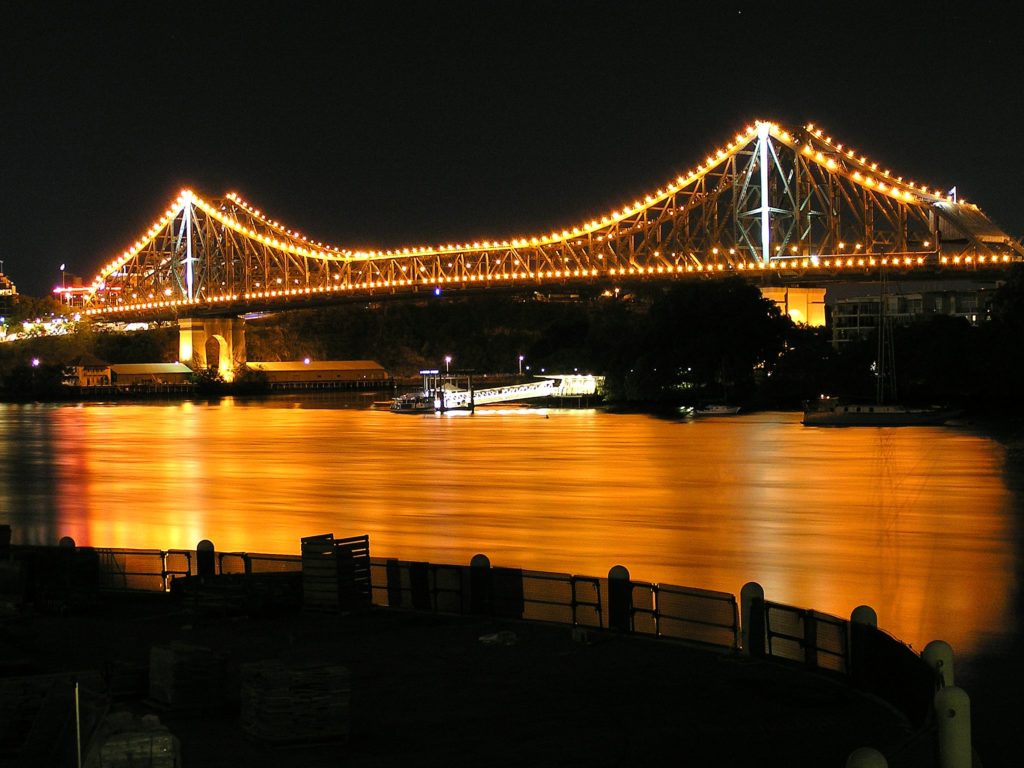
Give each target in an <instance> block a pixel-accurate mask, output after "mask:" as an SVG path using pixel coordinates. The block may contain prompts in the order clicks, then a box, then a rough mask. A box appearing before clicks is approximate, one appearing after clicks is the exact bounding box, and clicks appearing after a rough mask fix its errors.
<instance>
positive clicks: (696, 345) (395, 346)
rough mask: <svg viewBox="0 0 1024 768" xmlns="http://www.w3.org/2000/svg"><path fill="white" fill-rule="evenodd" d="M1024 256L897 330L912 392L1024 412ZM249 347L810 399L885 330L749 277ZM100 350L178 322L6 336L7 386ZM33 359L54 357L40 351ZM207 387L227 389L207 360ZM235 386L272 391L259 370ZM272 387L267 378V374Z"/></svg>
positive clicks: (360, 318)
mask: <svg viewBox="0 0 1024 768" xmlns="http://www.w3.org/2000/svg"><path fill="white" fill-rule="evenodd" d="M1022 339H1024V270H1020V269H1018V270H1017V271H1015V272H1014V273H1013V274H1012V276H1011V278H1010V279H1009V280H1008V281H1007V282H1006V284H1005V285H1003V286H1002V288H1000V290H999V291H998V294H997V297H996V301H995V304H994V306H993V307H992V312H991V317H990V319H988V320H987V321H986V322H984V323H982V324H980V325H978V326H971V325H970V324H969V323H967V321H966V320H962V319H959V318H951V317H946V316H937V317H934V318H932V319H930V320H925V321H922V322H919V323H915V324H914V325H911V326H908V327H903V328H897V329H896V330H895V344H896V369H897V370H896V374H897V381H898V385H899V390H900V397H901V399H902V400H904V401H906V402H917V403H945V404H950V405H953V406H957V407H959V408H962V409H964V410H965V411H967V412H969V413H971V414H974V415H978V416H987V415H993V414H999V415H1005V414H1006V413H1007V412H1012V413H1024V406H1021V405H1020V404H1019V403H1020V401H1019V398H1017V397H1016V395H1017V393H1018V392H1020V391H1021V387H1022V385H1024V355H1022V354H1021V352H1022ZM246 343H247V349H248V357H249V359H250V360H265V361H274V360H297V359H302V358H304V357H309V358H312V359H318V360H328V359H372V360H377V361H378V362H380V363H381V364H382V365H384V367H385V368H387V369H388V370H389V371H390V372H391V373H392V374H393V375H395V376H408V375H414V374H415V373H416V371H417V370H419V369H421V368H425V367H439V366H440V365H443V364H444V363H443V361H444V358H445V357H446V356H450V357H451V358H452V367H453V368H463V367H465V368H473V369H475V370H477V371H478V372H481V373H482V372H487V373H508V374H514V373H517V372H518V369H519V358H520V356H523V358H524V359H523V373H524V374H539V373H542V372H543V373H573V372H575V371H579V372H580V373H597V374H601V375H604V376H605V377H606V388H607V398H608V400H609V401H610V402H612V403H618V404H626V405H628V404H642V405H643V406H645V407H652V406H653V407H660V406H664V407H669V406H677V405H693V404H699V403H707V402H713V401H729V402H731V403H735V404H741V405H744V406H746V407H748V408H787V409H788V408H797V407H799V406H800V403H801V402H802V401H803V400H805V399H808V398H813V397H816V396H817V395H818V394H820V393H823V392H828V393H832V394H841V395H845V396H849V397H853V398H865V399H868V398H870V397H871V396H872V395H873V393H874V387H875V379H874V374H873V372H872V370H873V363H874V360H875V357H876V351H877V344H876V341H875V339H866V340H864V341H862V342H850V343H846V344H843V345H842V346H841V347H840V348H839V349H836V348H834V347H833V346H832V344H831V334H830V332H828V331H827V330H825V329H822V328H806V327H800V326H795V325H794V324H793V323H792V322H791V321H790V320H789V318H788V317H785V316H783V315H782V314H781V313H780V312H779V310H778V309H777V308H776V307H775V305H774V304H773V303H772V302H770V301H768V300H766V299H764V298H762V297H761V295H760V292H759V291H758V289H757V288H756V287H755V286H753V285H751V284H748V283H746V282H745V281H743V280H740V279H735V280H730V279H726V280H713V281H701V282H698V281H689V282H680V283H675V284H671V285H669V286H663V285H650V286H645V287H643V288H641V289H638V290H636V291H635V292H633V293H631V294H629V295H623V296H621V297H620V296H615V297H609V296H597V295H594V296H589V297H588V296H581V297H580V298H579V299H578V300H571V301H568V300H567V301H549V300H543V298H542V297H533V298H529V299H525V298H523V297H515V296H509V295H505V294H488V295H486V296H482V297H472V296H470V297H461V296H447V295H444V296H441V297H430V298H429V299H426V300H420V301H411V300H407V301H392V302H380V303H371V304H366V303H362V304H348V305H341V306H336V307H328V308H321V309H310V310H296V311H289V312H282V313H277V314H274V315H269V316H266V317H262V318H260V319H257V320H252V321H249V322H248V323H247V325H246ZM84 353H91V354H93V355H95V356H97V357H99V358H101V359H103V360H105V361H108V362H170V361H173V360H175V359H176V356H177V331H176V329H175V328H173V327H168V328H160V329H156V330H151V331H144V332H135V333H100V332H97V331H95V330H94V329H92V328H91V327H90V326H89V325H87V324H81V326H80V329H79V331H78V333H76V334H73V335H68V336H61V337H43V338H36V339H26V340H24V341H19V342H13V343H8V344H3V345H0V387H2V390H3V391H4V392H5V393H6V394H7V395H8V396H12V395H19V394H20V395H24V394H28V393H35V394H37V395H38V396H46V395H47V392H49V391H50V390H52V389H53V387H55V386H59V379H60V362H61V361H66V360H70V359H73V358H74V357H76V356H78V355H81V354H84ZM33 359H36V360H39V361H40V362H39V363H38V364H37V365H35V366H33V365H32V361H33ZM198 378H199V384H200V385H201V386H203V387H205V389H206V391H211V392H216V391H223V389H224V385H223V383H222V382H220V381H218V380H217V377H216V376H214V375H212V374H200V375H199V377H198ZM238 379H239V380H238V382H237V384H236V388H238V387H241V391H253V392H255V391H260V389H261V381H260V374H259V372H253V373H247V372H241V371H240V372H239V377H238ZM262 384H263V386H265V382H262Z"/></svg>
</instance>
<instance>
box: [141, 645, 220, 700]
mask: <svg viewBox="0 0 1024 768" xmlns="http://www.w3.org/2000/svg"><path fill="white" fill-rule="evenodd" d="M224 661H225V660H224V656H223V654H219V653H214V652H213V651H211V650H210V649H209V648H204V647H202V646H198V645H188V644H185V643H169V644H167V645H161V646H153V648H151V649H150V652H149V698H150V700H151V701H152V702H153V703H154V704H156V705H158V706H161V707H164V708H167V709H174V710H203V709H210V708H215V707H217V706H220V705H221V704H223V703H224V677H225V663H224Z"/></svg>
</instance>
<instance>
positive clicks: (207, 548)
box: [196, 539, 217, 578]
mask: <svg viewBox="0 0 1024 768" xmlns="http://www.w3.org/2000/svg"><path fill="white" fill-rule="evenodd" d="M216 574H217V552H216V548H215V547H214V546H213V542H212V541H210V540H209V539H203V540H202V541H200V542H199V543H198V544H196V575H198V576H199V577H200V578H207V577H209V578H213V577H214V576H215V575H216Z"/></svg>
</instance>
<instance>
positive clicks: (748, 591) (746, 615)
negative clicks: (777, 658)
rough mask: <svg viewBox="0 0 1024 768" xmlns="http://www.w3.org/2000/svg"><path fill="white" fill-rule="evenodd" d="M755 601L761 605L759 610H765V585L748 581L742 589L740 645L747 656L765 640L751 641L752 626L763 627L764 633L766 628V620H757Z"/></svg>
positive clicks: (761, 645)
mask: <svg viewBox="0 0 1024 768" xmlns="http://www.w3.org/2000/svg"><path fill="white" fill-rule="evenodd" d="M755 603H756V604H757V605H758V606H760V607H759V608H758V610H764V609H763V606H764V587H762V586H761V585H760V584H758V583H757V582H756V581H748V582H747V583H746V584H744V585H743V587H742V588H741V589H740V645H741V648H742V651H743V655H745V656H750V655H751V652H752V651H753V649H754V646H755V645H757V647H758V648H761V647H763V645H764V642H763V641H762V642H760V643H756V642H755V643H752V642H751V637H750V630H751V627H753V626H754V625H755V624H756V625H757V626H758V627H760V628H761V630H762V633H763V630H764V621H763V620H762V621H755V618H754V615H753V610H752V609H753V607H754V605H755ZM756 639H757V638H755V640H756Z"/></svg>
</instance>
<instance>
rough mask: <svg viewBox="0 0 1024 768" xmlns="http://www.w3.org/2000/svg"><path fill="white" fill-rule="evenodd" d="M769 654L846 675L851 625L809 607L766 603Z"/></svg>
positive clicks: (766, 647) (816, 668) (766, 633)
mask: <svg viewBox="0 0 1024 768" xmlns="http://www.w3.org/2000/svg"><path fill="white" fill-rule="evenodd" d="M764 616H765V638H766V645H765V654H766V655H767V656H770V657H772V658H777V659H785V660H788V661H796V662H800V663H803V664H805V665H806V666H808V667H810V668H812V669H815V670H824V671H829V672H838V673H841V674H846V672H847V670H848V667H849V643H848V638H849V622H847V621H845V620H843V619H839V618H836V617H835V616H830V615H828V614H826V613H819V612H818V611H812V610H810V609H807V608H795V607H793V606H791V605H783V604H781V603H772V602H768V601H765V603H764Z"/></svg>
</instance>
